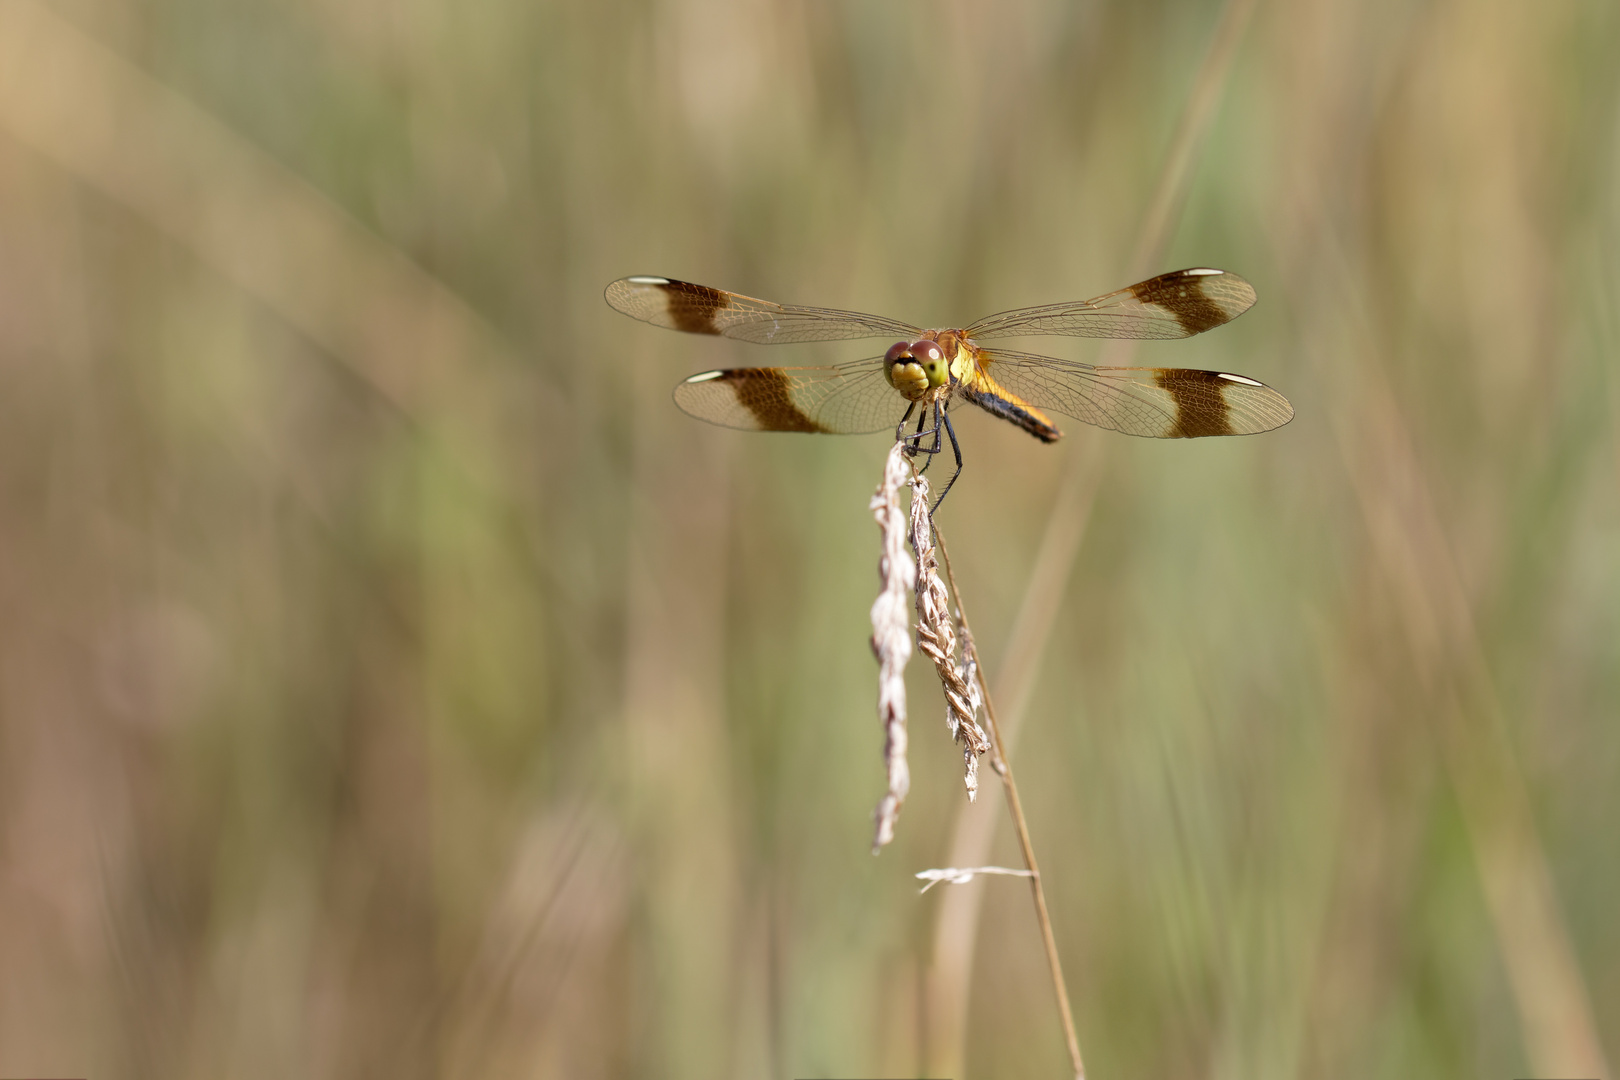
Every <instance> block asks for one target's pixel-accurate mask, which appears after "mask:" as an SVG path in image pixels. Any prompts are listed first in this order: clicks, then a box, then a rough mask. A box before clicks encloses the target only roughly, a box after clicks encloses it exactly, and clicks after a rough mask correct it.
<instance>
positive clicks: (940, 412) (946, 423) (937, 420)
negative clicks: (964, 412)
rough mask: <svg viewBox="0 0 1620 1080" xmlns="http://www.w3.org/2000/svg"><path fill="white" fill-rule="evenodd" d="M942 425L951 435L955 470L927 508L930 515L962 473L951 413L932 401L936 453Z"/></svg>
mask: <svg viewBox="0 0 1620 1080" xmlns="http://www.w3.org/2000/svg"><path fill="white" fill-rule="evenodd" d="M942 426H943V427H944V428H945V434H947V435H949V436H950V437H951V452H952V453H953V454H955V455H956V471H955V472H953V473H951V478H950V479H949V480H948V481H946V483H945V490H943V491H941V492H940V493H939V498H937V499H935V500H934V505H933V506H932V507H931V508H929V511H928V513H929V515H930V516H932V515H933V514H934V512H935V511H937V510H938V509H939V504H940V503H942V502H944V501H945V496H947V495H949V494H950V493H951V485H952V484H955V483H956V478H957V477H958V476H961V475H962V447H961V446H960V445H958V444H957V441H956V429H955V428H954V427H952V426H951V414H950V412H949V411H948V410H946V409H945V408H944V407H943V406H941V405H940V404H939V403H938V402H935V403H934V449H935V453H938V451H939V429H940V427H942ZM930 460H932V459H930Z"/></svg>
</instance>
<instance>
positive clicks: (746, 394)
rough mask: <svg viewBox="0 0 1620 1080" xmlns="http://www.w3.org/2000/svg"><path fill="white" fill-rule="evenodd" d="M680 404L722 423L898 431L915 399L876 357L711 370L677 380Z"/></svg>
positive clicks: (853, 431)
mask: <svg viewBox="0 0 1620 1080" xmlns="http://www.w3.org/2000/svg"><path fill="white" fill-rule="evenodd" d="M675 404H676V405H678V406H680V408H681V411H682V412H685V413H687V414H688V415H690V416H695V417H697V418H698V419H699V420H707V421H708V422H709V423H711V424H719V425H721V426H722V427H732V428H742V429H744V430H747V431H805V432H821V433H824V434H834V435H856V434H862V433H864V432H869V431H893V430H894V427H895V425H896V424H898V423H899V422H900V417H901V416H903V415H905V412H906V407H907V406H908V405H909V404H910V403H909V402H908V401H906V399H905V398H903V397H901V396H900V392H899V391H897V390H896V389H895V388H894V387H892V386H890V385H889V382H888V380H887V379H885V378H884V377H883V358H882V357H881V356H874V357H871V358H869V359H866V360H856V361H853V362H851V363H848V364H839V365H838V366H836V367H805V368H729V369H727V370H724V371H705V372H702V373H700V374H697V375H693V376H692V377H691V378H689V379H687V380H686V381H684V382H682V383H679V384H678V385H676V387H675Z"/></svg>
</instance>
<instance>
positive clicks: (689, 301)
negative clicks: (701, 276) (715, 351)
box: [658, 281, 729, 334]
mask: <svg viewBox="0 0 1620 1080" xmlns="http://www.w3.org/2000/svg"><path fill="white" fill-rule="evenodd" d="M658 287H659V288H660V289H663V290H664V295H665V297H667V298H668V303H669V319H670V322H672V323H674V324H675V329H677V330H684V331H686V332H687V333H688V334H718V333H720V328H719V327H718V326H716V325H715V324H714V316H715V313H716V312H718V311H723V310H724V309H725V308H726V307H728V306H729V305H728V303H727V301H726V294H725V293H723V292H721V291H720V290H719V289H711V288H709V287H708V286H707V285H694V284H692V283H691V282H690V281H663V282H659V285H658Z"/></svg>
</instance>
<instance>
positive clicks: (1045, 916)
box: [934, 525, 1086, 1080]
mask: <svg viewBox="0 0 1620 1080" xmlns="http://www.w3.org/2000/svg"><path fill="white" fill-rule="evenodd" d="M934 540H935V542H936V543H937V544H938V545H939V558H940V562H941V563H942V564H943V565H944V567H945V580H946V581H948V582H949V583H950V586H951V596H952V598H953V599H954V600H955V601H956V614H957V617H958V618H959V619H960V620H961V623H962V655H963V658H964V659H967V660H970V661H971V662H972V665H973V669H974V672H975V678H977V679H978V682H979V690H980V692H981V693H982V694H983V696H984V715H985V727H986V729H987V730H988V731H989V733H990V766H991V768H993V769H995V770H996V775H997V776H999V777H1001V784H1002V788H1003V789H1004V790H1005V791H1006V792H1007V810H1008V812H1009V813H1010V814H1011V815H1012V823H1013V831H1014V832H1016V833H1017V834H1018V847H1019V850H1020V851H1021V852H1022V853H1023V856H1024V867H1025V869H1027V870H1028V871H1029V887H1030V892H1031V893H1032V894H1033V895H1034V897H1035V921H1036V923H1038V924H1039V925H1040V928H1041V942H1042V943H1043V944H1044V945H1045V946H1046V966H1047V969H1048V971H1050V972H1051V975H1052V990H1053V991H1054V992H1055V993H1056V994H1057V1005H1058V1019H1059V1021H1061V1022H1062V1024H1063V1040H1064V1042H1065V1044H1066V1045H1067V1047H1068V1050H1069V1063H1070V1064H1071V1065H1073V1066H1074V1076H1075V1080H1085V1077H1086V1067H1085V1064H1084V1063H1083V1062H1082V1061H1081V1059H1080V1038H1079V1036H1078V1035H1076V1034H1075V1030H1074V1010H1073V1009H1072V1008H1071V1007H1070V1005H1069V991H1068V988H1067V986H1066V985H1065V984H1064V981H1063V963H1062V961H1061V960H1060V959H1059V958H1058V950H1057V937H1056V936H1055V935H1054V934H1053V933H1052V916H1051V914H1050V913H1049V912H1048V910H1047V907H1046V889H1045V887H1044V886H1043V885H1042V884H1041V869H1040V867H1039V865H1037V864H1036V861H1035V846H1034V844H1033V843H1031V842H1030V839H1029V822H1028V821H1026V820H1025V818H1024V805H1023V803H1022V801H1020V799H1019V798H1018V781H1017V780H1016V779H1015V778H1014V777H1013V770H1012V760H1011V759H1010V758H1009V757H1008V755H1007V752H1006V748H1005V746H1004V745H1003V743H1002V740H1001V729H1000V727H999V726H998V725H997V723H996V706H995V702H994V701H993V700H992V699H991V697H990V687H989V685H988V684H987V683H986V682H985V679H984V665H983V664H981V663H980V662H979V652H978V649H977V647H976V646H975V645H974V643H973V631H972V629H971V628H970V626H969V625H968V617H967V610H966V608H964V607H963V605H962V591H961V590H960V589H959V588H957V585H956V574H955V573H954V572H953V571H952V570H951V556H950V552H949V551H947V550H946V548H945V535H944V534H943V533H941V532H940V531H939V528H938V526H937V525H936V526H935V528H934Z"/></svg>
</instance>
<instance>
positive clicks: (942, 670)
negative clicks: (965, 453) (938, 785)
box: [911, 475, 990, 802]
mask: <svg viewBox="0 0 1620 1080" xmlns="http://www.w3.org/2000/svg"><path fill="white" fill-rule="evenodd" d="M912 487H913V489H914V494H913V496H912V500H911V547H912V550H914V551H915V552H916V553H917V647H918V648H919V649H921V650H922V651H923V652H924V653H926V654H927V655H928V658H929V659H930V660H932V661H933V662H934V670H935V671H937V672H938V673H939V685H940V688H941V689H942V690H944V692H945V726H946V727H947V728H949V729H950V733H951V738H953V739H955V740H956V742H957V743H958V745H960V746H961V747H962V766H963V782H964V783H965V784H966V786H967V794H968V800H969V801H970V802H971V801H972V800H973V798H974V796H976V795H977V794H978V792H979V755H981V754H983V753H984V752H985V751H987V750H989V749H990V739H989V737H988V736H987V735H985V733H984V728H982V727H980V726H979V721H978V712H979V705H980V703H981V701H982V698H981V697H980V691H979V686H978V680H977V679H976V678H975V677H974V676H975V675H976V674H977V672H978V668H977V666H976V664H974V665H973V666H964V665H963V664H962V663H959V662H958V661H957V658H956V657H957V632H956V628H957V621H956V619H955V617H953V616H952V615H951V606H950V594H949V593H948V592H947V591H946V589H945V583H944V582H943V581H942V580H940V576H939V561H938V560H937V559H936V558H935V557H934V521H933V518H932V516H931V515H930V514H929V513H928V481H927V479H925V478H924V477H922V476H920V475H919V476H917V477H916V478H915V479H914V480H913V481H912Z"/></svg>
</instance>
